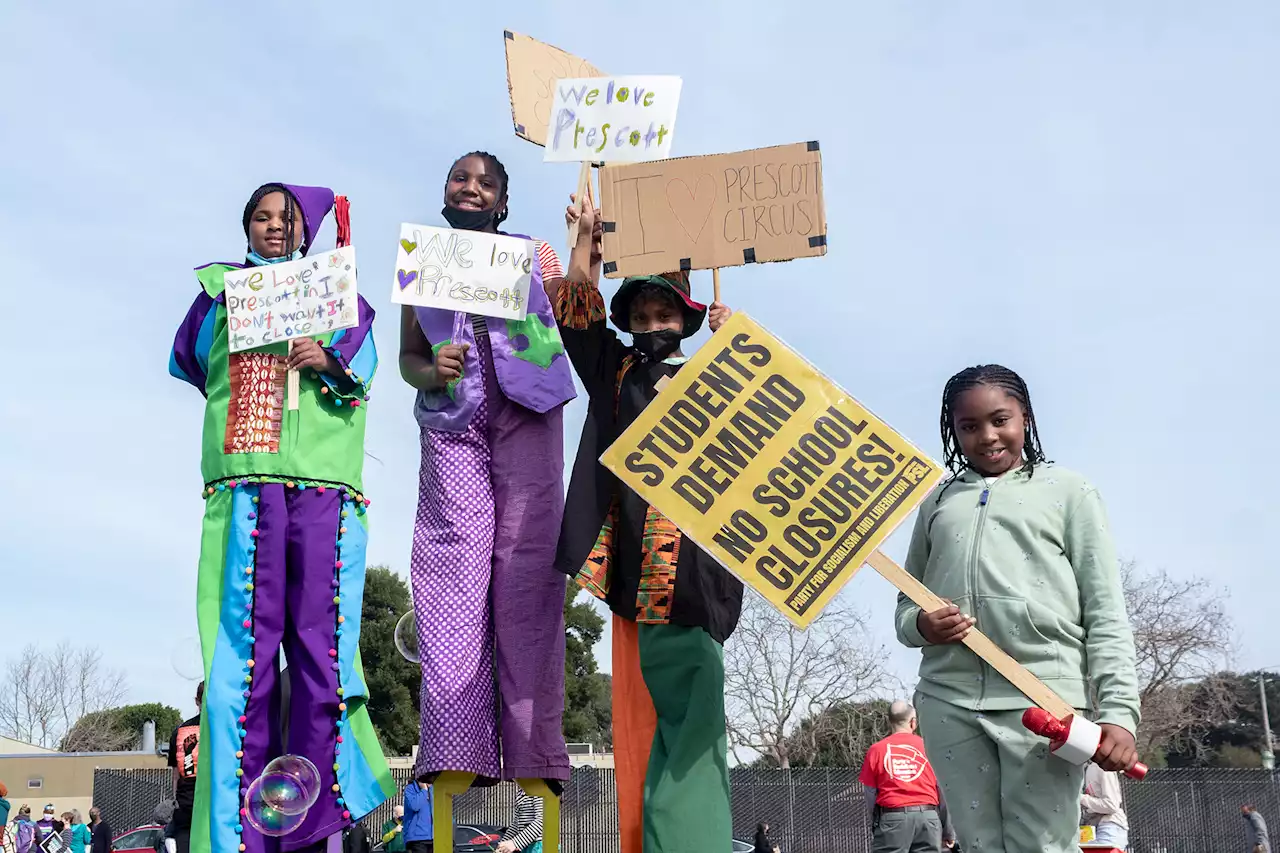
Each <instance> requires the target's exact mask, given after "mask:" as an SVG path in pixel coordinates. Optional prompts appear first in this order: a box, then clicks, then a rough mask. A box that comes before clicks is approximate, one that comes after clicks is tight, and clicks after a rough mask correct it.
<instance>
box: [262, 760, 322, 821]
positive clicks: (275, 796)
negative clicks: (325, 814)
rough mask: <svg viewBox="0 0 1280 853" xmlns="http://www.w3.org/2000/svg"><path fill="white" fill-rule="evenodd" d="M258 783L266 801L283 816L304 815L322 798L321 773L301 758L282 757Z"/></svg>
mask: <svg viewBox="0 0 1280 853" xmlns="http://www.w3.org/2000/svg"><path fill="white" fill-rule="evenodd" d="M254 781H255V782H260V783H262V785H263V787H264V791H263V799H264V800H265V801H266V803H267V804H268V805H269V806H271V807H272V808H275V809H277V810H279V811H281V812H283V813H284V814H289V815H292V814H298V813H303V814H305V813H306V811H307V809H309V808H311V807H312V806H313V805H315V803H316V800H318V799H319V798H320V771H319V770H317V769H316V766H315V765H314V764H312V763H311V761H310V760H308V759H306V758H303V757H302V756H301V755H282V756H280V757H279V758H277V759H275V760H273V761H272V762H271V763H270V764H268V765H267V767H266V769H265V770H263V771H262V775H261V776H260V777H258V778H257V779H256V780H254Z"/></svg>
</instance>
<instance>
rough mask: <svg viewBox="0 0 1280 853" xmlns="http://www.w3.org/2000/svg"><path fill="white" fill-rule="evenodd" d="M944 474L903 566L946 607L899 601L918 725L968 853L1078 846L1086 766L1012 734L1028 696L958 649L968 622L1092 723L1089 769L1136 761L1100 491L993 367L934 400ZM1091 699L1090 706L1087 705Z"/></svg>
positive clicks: (1014, 382)
mask: <svg viewBox="0 0 1280 853" xmlns="http://www.w3.org/2000/svg"><path fill="white" fill-rule="evenodd" d="M941 428H942V443H943V446H944V448H945V452H946V459H945V461H946V465H947V468H948V469H949V470H950V471H951V473H952V477H951V479H950V480H948V481H947V483H946V484H945V485H944V486H943V487H942V488H940V489H939V490H938V493H937V495H936V496H931V497H930V498H928V499H927V500H926V501H925V502H924V504H923V505H922V506H921V507H920V513H919V516H918V517H917V519H916V526H915V531H914V533H913V534H912V537H911V547H910V550H909V551H908V553H907V565H906V568H907V571H908V572H910V573H911V574H912V575H914V576H915V577H917V578H919V579H920V580H921V581H923V582H924V584H925V585H926V586H928V587H929V589H931V590H932V591H933V592H935V593H937V594H938V595H939V596H941V597H942V598H944V599H947V600H949V601H950V602H952V603H953V606H948V607H945V608H942V609H940V610H938V611H936V612H933V613H925V612H923V611H922V610H921V609H920V608H919V607H917V606H915V605H914V604H912V603H911V601H910V600H909V599H908V598H907V597H906V596H903V595H900V596H899V597H898V609H897V629H898V638H899V639H900V640H901V641H902V642H903V643H905V644H906V645H908V646H912V647H916V648H922V649H923V653H924V659H923V661H922V662H921V664H920V682H919V685H918V687H917V691H918V695H917V698H916V708H917V711H918V714H919V719H920V730H921V734H922V735H923V736H924V739H925V744H926V745H927V746H928V749H929V757H930V759H931V760H932V763H933V766H934V769H935V771H936V773H937V776H938V780H939V781H940V782H941V783H942V787H943V790H944V791H945V793H946V796H947V800H948V802H949V803H950V804H951V807H952V808H951V813H952V815H953V821H954V823H955V827H956V831H957V834H958V836H959V838H960V841H961V843H962V845H963V846H964V849H965V850H978V851H983V853H1004V851H1009V853H1015V851H1017V853H1022V851H1044V852H1045V853H1066V851H1076V850H1077V849H1078V847H1079V845H1078V832H1079V808H1078V802H1079V798H1080V790H1081V785H1082V784H1083V778H1084V768H1083V767H1079V766H1075V765H1073V764H1071V763H1069V762H1067V761H1063V760H1059V759H1056V758H1053V757H1052V756H1050V755H1049V754H1048V743H1047V742H1046V741H1044V739H1042V738H1040V737H1038V736H1036V735H1034V734H1032V733H1031V732H1029V731H1027V730H1026V729H1025V728H1023V726H1022V724H1021V716H1022V712H1023V711H1024V710H1026V709H1027V708H1028V707H1030V705H1031V703H1030V701H1029V700H1028V699H1027V698H1026V697H1025V696H1023V695H1022V693H1021V692H1020V691H1019V690H1018V689H1017V688H1016V687H1014V686H1013V685H1012V684H1010V683H1009V682H1008V681H1007V680H1005V679H1004V678H1003V677H1002V676H1000V675H999V674H997V673H996V672H995V671H994V670H993V669H992V668H991V667H989V666H988V665H986V664H985V663H984V662H983V661H982V660H981V659H979V658H978V657H977V656H976V655H974V654H973V653H972V652H971V651H969V650H968V649H965V648H962V647H961V645H960V641H961V640H963V639H964V637H965V635H967V634H968V632H969V630H970V629H971V628H974V627H976V628H977V629H978V630H980V631H982V632H983V633H984V634H986V635H987V636H988V637H990V638H991V639H992V640H993V641H994V642H995V643H996V644H997V645H998V646H1000V647H1001V648H1003V649H1004V650H1005V651H1007V652H1008V653H1009V654H1010V655H1012V656H1013V657H1014V658H1015V659H1016V660H1017V661H1018V662H1019V663H1021V664H1022V665H1023V666H1025V667H1026V668H1027V669H1029V670H1030V671H1031V672H1032V674H1034V675H1035V676H1036V677H1037V678H1039V679H1040V680H1041V681H1043V682H1044V683H1045V684H1046V685H1048V686H1049V687H1051V688H1052V689H1053V690H1055V691H1056V692H1057V693H1058V694H1059V695H1060V696H1062V698H1063V699H1065V700H1066V701H1067V702H1068V703H1069V704H1071V705H1072V706H1073V707H1075V708H1077V709H1081V710H1082V711H1091V712H1092V713H1089V714H1088V716H1089V717H1090V718H1091V719H1093V720H1095V721H1096V722H1097V723H1099V725H1100V726H1101V728H1102V732H1103V735H1102V743H1101V745H1100V746H1099V747H1098V751H1097V753H1096V754H1095V756H1094V760H1095V761H1097V762H1098V764H1099V765H1100V766H1101V767H1102V768H1103V769H1105V770H1127V769H1129V768H1130V767H1132V766H1133V764H1134V763H1135V762H1136V760H1137V756H1136V751H1135V748H1134V733H1135V732H1136V731H1137V725H1138V689H1137V676H1136V674H1135V663H1134V647H1133V634H1132V631H1131V630H1130V627H1129V620H1128V616H1127V615H1126V612H1125V603H1124V594H1123V591H1122V589H1121V584H1120V571H1119V565H1118V563H1117V560H1116V555H1115V549H1114V546H1113V545H1112V542H1111V536H1110V533H1109V532H1108V530H1107V522H1106V515H1105V513H1104V511H1103V507H1102V499H1101V498H1100V497H1099V496H1098V492H1097V490H1096V489H1095V488H1094V487H1093V486H1091V485H1090V484H1089V483H1087V482H1086V481H1085V479H1084V478H1083V477H1082V476H1080V475H1079V474H1076V473H1074V472H1072V471H1068V470H1066V469H1063V468H1059V467H1056V466H1053V465H1051V464H1050V463H1049V462H1048V461H1047V460H1046V459H1045V456H1044V451H1043V450H1042V449H1041V447H1040V436H1039V433H1038V431H1037V429H1036V422H1035V413H1034V412H1033V410H1032V408H1031V395H1030V392H1029V391H1028V390H1027V386H1026V383H1025V382H1023V380H1022V378H1021V377H1020V376H1018V374H1016V373H1014V372H1013V371H1012V370H1009V369H1008V368H1005V367H1000V366H999V365H982V366H979V367H971V368H968V369H966V370H962V371H961V372H960V373H957V374H956V375H955V376H953V377H951V379H950V381H948V382H947V386H946V389H945V390H944V391H943V400H942V418H941ZM1091 696H1092V697H1093V698H1095V699H1096V702H1091V701H1090V700H1091Z"/></svg>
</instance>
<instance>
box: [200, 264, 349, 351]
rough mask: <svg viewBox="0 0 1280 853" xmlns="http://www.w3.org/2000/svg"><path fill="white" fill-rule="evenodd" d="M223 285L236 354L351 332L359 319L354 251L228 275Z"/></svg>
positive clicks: (231, 343)
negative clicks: (316, 336) (324, 335)
mask: <svg viewBox="0 0 1280 853" xmlns="http://www.w3.org/2000/svg"><path fill="white" fill-rule="evenodd" d="M223 281H224V282H225V284H226V289H225V290H224V291H223V295H224V296H225V298H226V302H227V338H228V346H229V349H230V350H231V352H240V351H242V350H249V349H257V348H258V347H265V346H268V345H270V344H278V343H282V342H284V341H289V340H293V339H294V338H306V337H311V336H313V335H323V334H325V333H326V332H334V331H337V330H338V329H349V328H351V327H352V326H355V325H356V324H357V322H358V319H359V316H360V309H359V306H358V305H357V300H356V250H355V247H354V246H345V247H343V248H341V249H331V250H329V251H328V252H323V253H317V254H315V255H312V256H311V257H307V258H300V259H298V260H296V261H283V262H281V263H278V264H267V265H265V266H260V267H248V268H246V269H242V270H228V271H227V274H226V276H225V277H224V279H223Z"/></svg>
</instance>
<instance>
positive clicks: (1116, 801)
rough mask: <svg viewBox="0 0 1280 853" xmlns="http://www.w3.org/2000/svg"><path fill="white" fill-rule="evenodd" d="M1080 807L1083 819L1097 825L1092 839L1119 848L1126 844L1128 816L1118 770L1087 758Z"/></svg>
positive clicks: (1127, 843)
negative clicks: (1113, 771)
mask: <svg viewBox="0 0 1280 853" xmlns="http://www.w3.org/2000/svg"><path fill="white" fill-rule="evenodd" d="M1080 811H1082V812H1083V813H1084V817H1085V823H1087V824H1088V825H1089V826H1093V827H1096V829H1097V837H1096V838H1095V839H1094V840H1095V841H1097V842H1099V843H1105V844H1110V845H1111V846H1112V847H1115V848H1117V849H1120V850H1124V849H1125V848H1126V847H1128V846H1129V818H1128V817H1127V816H1126V815H1125V813H1124V808H1123V805H1122V802H1121V798H1120V777H1119V776H1118V775H1117V774H1115V773H1108V772H1107V771H1105V770H1103V769H1102V768H1101V767H1099V766H1098V765H1096V764H1094V763H1093V762H1092V761H1091V762H1089V765H1088V766H1087V767H1085V769H1084V793H1083V794H1081V795H1080Z"/></svg>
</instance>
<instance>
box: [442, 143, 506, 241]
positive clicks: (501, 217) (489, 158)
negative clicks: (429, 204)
mask: <svg viewBox="0 0 1280 853" xmlns="http://www.w3.org/2000/svg"><path fill="white" fill-rule="evenodd" d="M468 157H479V158H480V159H481V160H483V161H484V162H485V163H486V164H488V166H489V168H490V169H492V170H493V171H494V173H496V174H497V176H498V180H499V181H500V182H501V184H502V188H501V189H500V190H499V191H498V197H499V198H505V197H506V195H507V184H508V178H507V167H506V166H504V165H502V161H501V160H499V159H498V158H497V157H495V156H494V155H492V154H490V153H489V152H488V151H470V152H468V153H466V154H463V155H462V156H461V157H459V158H458V159H457V160H454V161H453V165H454V166H455V167H456V166H457V165H458V164H459V163H461V162H462V161H463V160H465V159H467V158H468ZM449 174H450V175H452V174H453V170H452V169H450V171H449ZM510 214H511V211H510V210H509V209H508V208H507V207H504V208H503V209H502V212H501V213H499V214H497V215H496V216H495V217H494V218H493V226H494V227H495V228H496V227H498V226H499V225H501V224H502V223H503V222H505V221H506V220H507V217H508V216H509V215H510Z"/></svg>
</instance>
